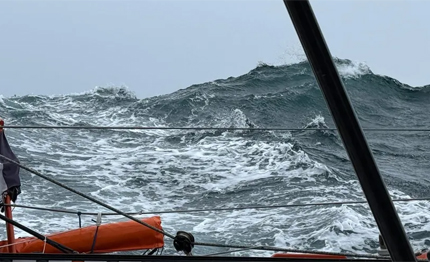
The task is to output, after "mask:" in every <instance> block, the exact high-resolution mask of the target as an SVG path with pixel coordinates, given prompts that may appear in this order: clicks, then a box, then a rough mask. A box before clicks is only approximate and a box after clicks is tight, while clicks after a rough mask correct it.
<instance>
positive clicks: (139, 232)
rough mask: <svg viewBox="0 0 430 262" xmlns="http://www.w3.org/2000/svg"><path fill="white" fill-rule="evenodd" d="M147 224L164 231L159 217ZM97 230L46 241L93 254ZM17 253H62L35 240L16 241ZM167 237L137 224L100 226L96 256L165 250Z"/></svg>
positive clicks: (72, 232)
mask: <svg viewBox="0 0 430 262" xmlns="http://www.w3.org/2000/svg"><path fill="white" fill-rule="evenodd" d="M142 221H143V222H145V223H147V224H149V225H151V226H153V227H155V228H158V229H160V230H162V227H161V219H160V217H159V216H154V217H150V218H145V219H142ZM96 228H97V227H96V226H89V227H83V228H78V229H74V230H70V231H66V232H61V233H56V234H51V235H47V236H46V237H47V238H49V239H51V240H53V241H55V242H58V243H60V244H62V245H64V246H66V247H68V248H71V249H73V250H75V251H77V252H79V253H89V252H90V251H91V247H92V245H93V241H94V235H95V232H96ZM7 244H8V242H7V240H3V241H0V246H3V247H0V253H8V252H9V251H8V248H7ZM14 244H15V250H16V253H42V252H44V253H62V252H61V251H60V250H58V249H57V248H55V247H53V246H51V245H49V244H47V243H46V244H45V242H44V241H42V240H40V239H38V238H35V237H22V238H18V239H15V241H14ZM163 246H164V235H163V234H161V233H159V232H156V231H154V230H152V229H150V228H148V227H146V226H144V225H141V224H139V223H137V222H136V221H127V222H118V223H109V224H104V225H101V226H99V229H98V232H97V238H96V241H95V245H94V250H93V252H94V253H109V252H117V251H130V250H144V249H154V248H162V247H163Z"/></svg>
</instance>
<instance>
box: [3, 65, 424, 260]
mask: <svg viewBox="0 0 430 262" xmlns="http://www.w3.org/2000/svg"><path fill="white" fill-rule="evenodd" d="M335 62H336V65H337V67H338V70H339V72H340V74H341V76H342V78H343V81H344V83H345V87H346V90H347V92H348V94H349V96H350V99H351V102H352V104H353V106H354V108H355V110H356V113H357V116H358V118H359V120H360V122H361V125H362V127H363V128H428V127H429V126H430V117H429V115H428V112H429V111H430V103H428V101H429V100H430V86H423V87H411V86H408V85H406V84H402V83H400V82H399V81H397V80H395V79H393V78H391V77H388V76H381V75H377V74H374V73H373V72H372V71H371V69H370V68H369V67H368V66H366V65H365V64H362V63H356V62H352V61H349V60H346V59H335ZM0 117H2V118H4V119H5V122H6V124H7V125H67V126H151V127H197V126H198V127H241V128H243V127H245V128H246V127H261V128H263V127H278V128H319V129H320V130H306V129H305V130H302V131H208V130H205V131H196V130H62V129H56V130H51V129H49V130H46V129H6V135H7V137H8V140H9V143H10V144H11V146H12V148H13V150H14V152H15V154H16V155H17V156H18V157H19V159H20V161H21V163H22V164H24V165H26V166H28V167H31V168H33V169H36V170H38V171H39V172H42V173H43V174H46V175H48V176H50V177H52V178H55V179H57V180H58V181H60V182H62V183H65V184H67V185H68V186H70V187H73V188H75V189H77V190H80V191H82V192H85V193H87V194H89V195H91V196H92V197H95V198H97V199H100V200H103V201H105V202H106V203H108V204H110V205H112V206H114V207H115V208H118V209H120V210H122V211H124V212H138V211H140V210H143V211H151V212H154V211H161V210H183V209H209V210H210V209H211V208H220V207H236V206H246V205H285V204H292V203H314V202H329V201H353V200H363V199H364V194H363V192H362V190H361V187H360V185H359V183H358V180H357V177H356V175H355V173H354V170H353V168H352V165H351V162H350V161H349V159H348V157H347V154H346V151H345V150H344V147H343V145H342V142H341V140H340V137H339V136H338V134H337V131H333V130H325V129H326V128H333V127H334V124H333V121H332V118H331V115H330V113H329V110H328V108H327V106H326V103H325V101H324V99H323V95H322V93H321V91H320V89H319V87H318V86H317V84H316V81H315V78H314V76H313V73H312V70H311V68H310V66H309V64H308V63H307V62H300V63H296V64H291V65H284V66H270V65H266V64H260V65H259V66H258V67H256V68H255V69H253V70H251V71H250V72H248V73H247V74H244V75H242V76H239V77H230V78H228V79H220V80H216V81H213V82H207V83H202V84H198V85H193V86H190V87H188V88H184V89H181V90H178V91H176V92H174V93H171V94H167V95H163V96H157V97H151V98H145V99H139V98H137V97H136V96H135V95H134V94H133V93H132V92H130V91H129V90H128V89H127V88H125V87H107V88H95V89H93V90H89V91H88V92H84V93H79V94H65V95H58V96H39V95H27V96H15V97H1V96H0ZM365 135H366V138H367V139H368V143H369V146H370V148H371V149H372V151H373V154H374V157H375V160H376V162H377V165H378V167H379V169H380V171H381V174H382V175H383V178H384V181H385V183H386V185H387V187H388V189H389V191H390V194H391V195H392V197H393V198H395V199H396V198H414V197H426V196H429V194H428V191H429V185H430V183H429V182H430V180H429V171H430V155H429V151H430V136H429V135H430V133H428V132H417V131H414V132H376V131H365ZM21 180H22V194H21V195H20V196H19V198H18V201H17V204H22V205H31V206H40V207H46V208H58V209H68V210H72V211H81V212H83V211H90V212H108V210H106V209H104V208H102V207H99V206H97V205H96V204H93V203H91V202H89V201H87V200H85V199H83V198H81V197H80V196H77V195H74V194H72V193H70V192H68V191H66V190H64V189H62V188H59V187H58V186H56V185H54V184H52V183H50V182H47V181H44V180H42V179H40V178H39V177H37V176H34V175H32V174H30V173H29V172H27V171H25V170H22V171H21ZM395 205H396V208H397V210H398V212H399V216H400V218H401V221H402V222H403V224H404V226H405V230H406V231H407V234H408V236H409V238H410V240H411V244H412V245H413V247H414V249H417V250H419V249H422V248H424V247H427V246H428V245H429V244H430V241H429V240H430V239H429V238H430V224H429V220H430V211H429V210H430V205H429V203H428V202H427V201H417V202H396V203H395ZM137 217H139V218H140V217H143V216H137ZM14 218H15V219H16V220H17V221H19V222H21V223H22V224H24V225H26V226H28V227H30V228H32V229H34V230H37V231H38V232H40V233H43V234H48V233H54V232H58V231H63V230H67V229H73V228H76V227H78V218H77V215H74V214H63V213H55V212H46V211H40V210H28V209H22V208H18V207H17V208H15V209H14ZM91 219H94V217H91V216H85V217H84V218H83V225H84V226H87V225H93V224H94V223H93V222H92V221H91ZM161 219H162V226H163V228H164V230H165V231H166V232H169V233H171V234H175V233H176V231H179V230H185V231H189V232H191V233H192V234H193V235H194V236H195V238H196V241H198V242H210V243H219V244H240V245H270V246H278V247H284V248H295V249H303V250H314V251H315V250H320V251H332V252H353V253H360V254H366V253H369V254H375V253H376V252H377V248H378V242H377V240H378V229H377V226H376V223H375V221H374V219H373V216H372V214H371V212H370V209H369V207H368V205H367V204H360V205H343V206H317V207H294V208H277V209H259V210H256V209H247V210H236V211H221V212H220V211H206V212H193V213H178V214H162V215H161ZM123 220H124V218H122V217H120V216H116V217H111V216H110V217H103V222H111V221H123ZM2 225H4V223H2ZM16 234H17V236H27V235H28V234H27V233H25V232H23V231H21V230H18V229H17V230H16ZM0 235H1V236H2V238H3V239H5V238H6V233H5V229H4V226H0ZM165 245H166V251H165V253H167V254H176V251H175V250H174V248H173V243H172V240H170V239H169V238H166V239H165ZM225 250H228V249H227V248H214V247H201V246H197V247H195V249H194V253H195V254H198V255H203V254H208V253H212V252H220V251H225ZM271 254H273V252H268V251H243V252H239V253H234V254H233V255H240V256H249V255H252V256H270V255H271Z"/></svg>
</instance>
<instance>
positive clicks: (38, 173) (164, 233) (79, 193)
mask: <svg viewBox="0 0 430 262" xmlns="http://www.w3.org/2000/svg"><path fill="white" fill-rule="evenodd" d="M0 158H2V159H4V160H7V161H9V162H11V163H13V164H15V165H18V166H19V167H21V168H22V169H25V170H27V171H28V172H30V173H32V174H35V175H37V176H39V177H41V178H43V179H45V180H48V181H49V182H51V183H54V184H56V185H57V186H60V187H62V188H64V189H67V190H69V191H71V192H73V193H75V194H77V195H79V196H81V197H83V198H86V199H88V200H90V201H92V202H94V203H96V204H99V205H101V206H103V207H105V208H107V209H110V210H111V211H113V212H116V213H118V214H120V215H123V216H125V217H126V218H128V219H131V220H133V221H135V222H137V223H139V224H141V225H144V226H146V227H148V228H150V229H152V230H154V231H156V232H158V233H161V234H163V235H165V236H168V237H170V238H172V239H175V236H173V235H171V234H169V233H167V232H165V231H163V230H160V229H158V228H156V227H154V226H151V225H149V224H148V223H145V222H143V221H141V220H139V219H137V218H135V217H132V216H130V215H128V214H126V213H124V212H122V211H121V210H118V209H116V208H114V207H112V206H110V205H108V204H105V203H103V202H101V201H99V200H97V199H95V198H93V197H90V196H88V195H86V194H84V193H81V192H79V191H77V190H75V189H73V188H71V187H69V186H67V185H65V184H63V183H60V182H58V181H56V180H55V179H52V178H50V177H47V176H45V175H43V174H41V173H40V172H38V171H36V170H33V169H32V168H29V167H26V166H24V165H22V164H20V163H18V162H16V161H13V160H12V159H10V158H8V157H5V156H4V155H2V154H0Z"/></svg>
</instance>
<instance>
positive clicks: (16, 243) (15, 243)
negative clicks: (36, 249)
mask: <svg viewBox="0 0 430 262" xmlns="http://www.w3.org/2000/svg"><path fill="white" fill-rule="evenodd" d="M31 241H34V239H30V240H27V241H19V242H14V243H12V244H7V245H3V246H0V248H3V247H9V246H14V245H18V244H21V243H28V242H31Z"/></svg>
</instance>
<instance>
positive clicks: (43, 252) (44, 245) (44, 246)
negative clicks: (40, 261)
mask: <svg viewBox="0 0 430 262" xmlns="http://www.w3.org/2000/svg"><path fill="white" fill-rule="evenodd" d="M43 242H44V244H43V251H42V254H45V248H46V236H45V239H44V240H43Z"/></svg>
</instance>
